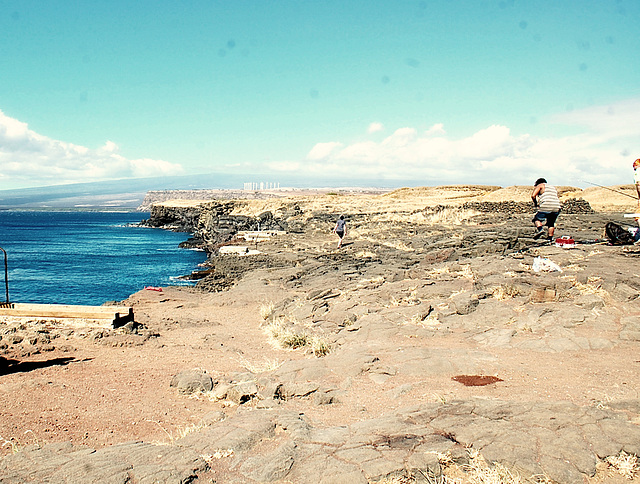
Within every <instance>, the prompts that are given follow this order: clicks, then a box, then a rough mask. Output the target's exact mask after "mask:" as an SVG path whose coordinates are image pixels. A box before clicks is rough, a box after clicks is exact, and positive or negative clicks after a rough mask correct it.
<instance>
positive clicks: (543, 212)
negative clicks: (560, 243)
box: [531, 178, 560, 240]
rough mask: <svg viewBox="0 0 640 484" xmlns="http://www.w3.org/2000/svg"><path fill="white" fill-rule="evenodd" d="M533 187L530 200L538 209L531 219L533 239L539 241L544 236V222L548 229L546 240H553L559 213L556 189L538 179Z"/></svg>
mask: <svg viewBox="0 0 640 484" xmlns="http://www.w3.org/2000/svg"><path fill="white" fill-rule="evenodd" d="M533 186H534V189H533V193H532V194H531V199H532V200H533V204H534V205H535V206H536V208H537V209H538V212H537V213H536V214H535V216H534V217H533V223H534V225H535V226H536V232H535V234H534V235H533V238H534V239H539V238H540V237H542V236H543V235H544V229H543V225H544V222H545V221H546V225H547V227H549V236H548V237H547V239H548V240H553V233H554V231H555V225H556V219H557V218H558V214H559V213H560V199H559V198H558V191H557V190H556V187H554V186H552V185H549V184H548V183H547V180H545V179H544V178H538V179H537V180H536V182H535V184H534V185H533Z"/></svg>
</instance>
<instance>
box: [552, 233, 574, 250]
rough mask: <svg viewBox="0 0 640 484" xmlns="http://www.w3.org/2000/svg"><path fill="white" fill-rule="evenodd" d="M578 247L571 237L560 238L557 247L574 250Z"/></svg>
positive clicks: (557, 240)
mask: <svg viewBox="0 0 640 484" xmlns="http://www.w3.org/2000/svg"><path fill="white" fill-rule="evenodd" d="M575 246H576V241H575V240H573V239H572V238H571V237H566V236H565V237H560V238H559V239H556V247H560V248H562V249H573V248H575Z"/></svg>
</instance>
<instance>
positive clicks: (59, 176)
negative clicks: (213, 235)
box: [0, 99, 640, 189]
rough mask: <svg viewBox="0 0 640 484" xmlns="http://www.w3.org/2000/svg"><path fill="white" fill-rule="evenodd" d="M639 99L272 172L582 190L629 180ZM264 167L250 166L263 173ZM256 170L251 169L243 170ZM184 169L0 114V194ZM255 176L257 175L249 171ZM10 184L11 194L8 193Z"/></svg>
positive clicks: (356, 145)
mask: <svg viewBox="0 0 640 484" xmlns="http://www.w3.org/2000/svg"><path fill="white" fill-rule="evenodd" d="M639 111H640V99H632V100H627V101H624V102H619V103H617V104H612V105H608V106H594V107H590V108H586V109H582V110H576V111H572V112H565V113H562V114H558V115H555V116H553V117H552V118H551V119H550V120H549V122H550V123H552V124H556V125H558V126H562V127H563V130H562V131H566V129H564V128H567V127H569V128H572V134H566V135H563V136H556V137H539V136H532V135H530V134H527V133H520V134H518V133H512V130H511V129H510V128H509V127H507V126H502V125H491V126H487V127H486V128H484V129H481V130H479V131H477V132H476V133H474V134H472V135H471V136H468V137H465V138H458V139H455V138H453V137H451V136H449V135H447V132H446V127H445V126H444V125H443V124H442V123H438V124H435V125H433V126H431V127H430V128H429V129H427V130H424V131H422V132H419V131H418V130H417V129H416V128H413V127H402V128H397V129H395V130H394V131H393V132H391V133H390V134H385V133H386V128H385V126H384V125H383V124H382V123H380V122H377V121H375V122H372V123H371V124H370V125H369V126H368V128H367V130H366V131H367V136H368V137H369V138H370V139H364V140H362V139H360V140H358V141H355V142H345V141H329V142H318V143H316V144H315V145H314V146H312V147H311V148H310V149H309V152H308V154H307V155H306V157H305V158H304V159H300V160H293V161H287V160H280V161H273V162H270V163H268V164H267V166H268V168H269V169H270V170H271V171H272V174H273V175H274V176H277V174H279V173H283V172H286V173H287V174H289V175H290V174H292V173H294V174H296V175H297V176H299V177H300V178H301V179H302V178H304V177H314V176H323V177H326V176H327V175H328V174H330V175H331V177H332V178H335V179H336V180H341V179H342V180H345V184H352V183H353V182H357V181H358V179H356V177H359V179H360V180H362V181H363V182H364V183H366V181H367V180H373V179H375V180H386V181H387V182H388V183H389V184H390V185H393V184H394V181H395V180H403V181H405V180H415V182H416V183H417V184H425V185H438V184H454V183H460V184H492V185H502V186H508V185H526V184H529V182H531V181H532V180H534V179H536V178H538V177H539V176H544V177H546V178H548V179H549V180H550V181H551V180H553V182H554V183H555V184H562V185H574V186H584V185H585V181H586V182H593V183H598V184H601V185H613V184H624V183H630V182H631V181H632V169H631V164H632V161H633V159H635V158H637V157H639V156H640V153H635V152H633V149H634V148H635V146H636V144H637V140H638V139H639V138H640V127H638V125H637V123H636V122H635V121H636V120H635V117H636V116H637V113H638V112H639ZM257 168H258V167H255V166H254V167H253V169H257ZM239 169H241V170H248V169H251V164H248V165H243V166H242V167H239ZM184 172H185V170H184V169H183V167H182V166H181V165H180V164H178V163H171V162H168V161H164V160H156V159H150V158H141V159H128V158H126V157H124V156H122V155H120V154H119V148H118V146H117V144H116V143H114V142H112V141H106V142H105V144H104V145H103V146H101V147H99V148H96V149H90V148H87V147H84V146H79V145H75V144H73V143H70V142H67V141H62V140H55V139H51V138H49V137H47V136H45V135H42V134H39V133H36V132H34V131H32V130H30V129H29V128H28V125H27V123H24V122H21V121H19V120H17V119H13V118H11V117H8V116H6V115H5V114H4V113H3V112H2V111H0V187H2V188H5V189H6V188H13V187H15V186H16V185H20V184H22V183H21V182H23V183H24V184H25V185H26V184H27V183H28V184H29V185H30V186H46V185H57V184H67V183H80V182H87V181H101V180H112V179H121V178H144V177H153V176H177V175H182V174H184ZM248 175H251V173H248ZM4 180H11V186H6V184H4V185H3V181H4Z"/></svg>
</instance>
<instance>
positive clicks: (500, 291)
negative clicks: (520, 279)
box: [491, 286, 520, 301]
mask: <svg viewBox="0 0 640 484" xmlns="http://www.w3.org/2000/svg"><path fill="white" fill-rule="evenodd" d="M491 295H492V296H493V297H494V298H496V299H497V300H498V301H504V300H506V299H513V298H514V297H516V296H519V295H520V291H519V290H518V288H517V287H515V286H498V287H496V288H495V289H494V290H493V291H492V292H491Z"/></svg>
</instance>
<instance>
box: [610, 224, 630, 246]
mask: <svg viewBox="0 0 640 484" xmlns="http://www.w3.org/2000/svg"><path fill="white" fill-rule="evenodd" d="M604 235H605V236H606V237H607V239H609V242H611V243H612V244H613V245H631V244H633V243H634V242H635V239H634V237H633V235H631V233H630V232H629V231H628V230H627V229H625V228H624V227H622V226H621V225H618V224H616V223H613V222H609V223H607V225H605V226H604Z"/></svg>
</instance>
